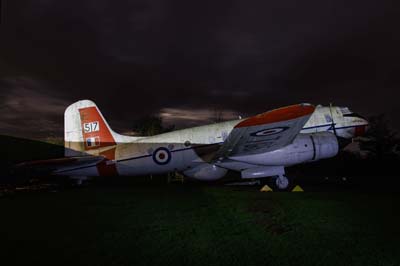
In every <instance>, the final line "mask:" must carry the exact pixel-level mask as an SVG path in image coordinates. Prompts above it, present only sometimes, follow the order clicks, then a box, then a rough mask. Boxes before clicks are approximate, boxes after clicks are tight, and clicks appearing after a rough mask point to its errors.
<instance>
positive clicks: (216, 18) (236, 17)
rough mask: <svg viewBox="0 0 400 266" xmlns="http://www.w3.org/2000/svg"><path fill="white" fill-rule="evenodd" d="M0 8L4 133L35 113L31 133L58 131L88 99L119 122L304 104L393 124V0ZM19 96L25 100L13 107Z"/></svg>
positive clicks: (19, 4) (124, 127)
mask: <svg viewBox="0 0 400 266" xmlns="http://www.w3.org/2000/svg"><path fill="white" fill-rule="evenodd" d="M3 7H4V8H3V11H2V14H3V17H2V40H1V42H0V48H1V50H0V51H1V53H0V78H1V79H2V82H1V84H0V85H1V94H2V96H3V97H2V98H1V99H0V104H1V108H2V112H1V114H0V116H1V124H0V126H1V127H0V129H1V132H3V133H9V134H14V133H16V132H17V131H18V128H19V123H20V121H25V120H29V119H31V118H33V117H34V116H35V115H34V114H37V115H36V117H40V119H43V121H45V122H41V124H40V125H41V126H40V130H38V129H37V128H36V127H33V128H32V129H31V130H30V131H29V134H30V135H37V136H39V135H40V136H42V135H43V134H45V133H43V132H46V131H45V130H48V131H49V132H52V134H56V135H57V134H62V130H59V129H60V128H61V129H62V126H63V124H62V113H63V109H64V108H65V107H66V106H67V105H68V104H69V103H72V102H73V101H76V100H79V99H84V98H87V99H92V100H94V101H95V102H96V103H97V104H98V105H99V107H100V109H101V110H102V111H103V113H104V114H105V116H106V117H107V118H108V120H109V121H110V124H111V125H112V126H113V127H114V128H116V129H117V130H121V131H128V130H129V129H130V126H131V124H130V123H132V121H134V120H135V119H137V118H138V117H140V116H143V115H146V114H150V113H163V112H164V113H165V110H184V111H186V112H187V113H189V114H191V115H192V116H196V110H197V111H198V113H197V118H198V117H203V118H204V119H201V120H198V119H197V118H193V119H187V123H186V125H193V123H194V121H195V122H196V123H199V124H201V123H207V122H209V116H208V115H205V114H210V113H212V111H209V112H208V113H207V111H205V110H214V109H216V108H217V109H220V110H225V112H226V113H235V114H236V113H237V114H241V115H249V114H255V113H258V112H263V111H266V110H268V109H271V108H274V107H278V106H281V105H286V104H292V103H297V102H303V101H305V102H312V103H316V104H318V103H322V104H328V103H330V102H333V103H335V104H338V105H348V106H350V107H351V108H352V109H356V110H357V111H360V112H364V113H365V114H366V115H371V114H374V113H382V112H387V113H388V115H389V116H390V117H391V118H392V121H393V124H394V125H395V126H396V124H397V123H398V122H399V119H398V118H397V116H398V112H397V111H398V108H397V100H396V99H397V98H398V95H399V93H398V88H399V85H400V79H399V78H398V73H399V70H400V69H399V68H400V67H399V64H398V61H399V59H400V50H399V49H398V47H400V33H399V31H398V27H399V22H400V19H399V18H400V16H399V14H398V13H399V12H398V10H400V9H399V4H397V3H395V2H394V1H378V0H376V1H337V0H336V1H333V0H332V1H316V0H315V1H296V0H284V1H274V2H266V1H254V2H251V3H248V2H243V1H201V2H188V1H176V0H175V1H162V0H141V1H139V0H135V1H118V2H115V1H109V0H97V1H95V0H81V1H71V0H70V1H60V0H57V1H55V0H41V1H33V0H20V1H11V0H8V1H5V3H4V5H3ZM16 97H20V98H23V99H24V101H25V106H26V108H24V109H23V110H20V111H18V112H15V109H12V108H13V104H12V103H13V100H15V99H16ZM39 106H40V107H41V108H39ZM56 106H57V107H56ZM49 108H50V109H49ZM13 110H14V111H13ZM10 112H12V116H13V117H12V119H10ZM39 114H40V116H39ZM175 114H176V115H177V116H179V112H178V111H177V112H175ZM13 121H15V123H14V122H13ZM177 121H178V120H177ZM179 121H180V122H179V124H180V125H182V126H185V123H183V122H182V120H179ZM396 127H398V126H396ZM25 132H28V131H25ZM60 132H61V133H60Z"/></svg>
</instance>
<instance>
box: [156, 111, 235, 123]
mask: <svg viewBox="0 0 400 266" xmlns="http://www.w3.org/2000/svg"><path fill="white" fill-rule="evenodd" d="M159 115H160V116H161V118H162V119H163V123H165V124H167V125H176V126H177V127H182V125H184V126H188V125H191V126H198V125H205V124H211V123H215V122H216V121H227V120H234V119H239V114H238V113H237V112H236V111H233V110H226V109H225V110H222V109H217V108H216V109H185V108H163V109H161V110H160V114H159Z"/></svg>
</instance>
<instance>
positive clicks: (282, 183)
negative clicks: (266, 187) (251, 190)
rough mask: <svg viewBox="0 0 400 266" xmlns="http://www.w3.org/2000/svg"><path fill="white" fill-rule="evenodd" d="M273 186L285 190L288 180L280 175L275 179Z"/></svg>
mask: <svg viewBox="0 0 400 266" xmlns="http://www.w3.org/2000/svg"><path fill="white" fill-rule="evenodd" d="M275 185H276V187H277V188H278V189H280V190H285V189H287V188H288V187H289V179H288V178H287V177H286V176H284V175H280V176H278V177H277V178H276V179H275Z"/></svg>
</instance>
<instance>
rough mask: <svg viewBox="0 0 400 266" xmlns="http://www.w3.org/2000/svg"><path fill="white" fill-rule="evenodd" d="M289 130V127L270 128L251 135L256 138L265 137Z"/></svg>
mask: <svg viewBox="0 0 400 266" xmlns="http://www.w3.org/2000/svg"><path fill="white" fill-rule="evenodd" d="M287 129H289V127H275V128H268V129H263V130H260V131H257V132H254V133H251V134H250V135H251V136H255V137H263V136H269V135H275V134H278V133H281V132H283V131H285V130H287Z"/></svg>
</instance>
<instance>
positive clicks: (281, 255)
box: [0, 182, 400, 265]
mask: <svg viewBox="0 0 400 266" xmlns="http://www.w3.org/2000/svg"><path fill="white" fill-rule="evenodd" d="M399 203H400V195H399V194H393V193H390V194H383V193H366V192H349V191H344V192H329V193H316V192H309V193H308V192H304V193H270V192H267V193H265V192H264V193H263V192H259V191H258V188H255V187H253V188H238V187H227V186H219V185H218V186H216V185H197V184H183V185H182V184H169V185H167V184H158V183H157V184H152V183H151V182H149V183H148V184H146V183H140V184H137V185H135V186H133V185H130V186H115V185H114V186H104V185H100V186H99V185H92V186H88V187H85V188H72V189H63V190H59V191H53V192H52V191H45V192H24V193H15V194H11V195H7V196H3V197H0V210H1V219H0V235H1V242H0V243H1V244H0V250H1V260H2V264H3V263H4V265H15V264H19V265H21V264H24V265H28V264H29V265H32V264H39V265H46V264H47V265H72V264H73V265H161V264H164V265H399V264H400V246H399V245H398V238H399V236H400V232H399V227H398V225H399V224H400V215H398V211H399V207H398V206H399Z"/></svg>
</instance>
